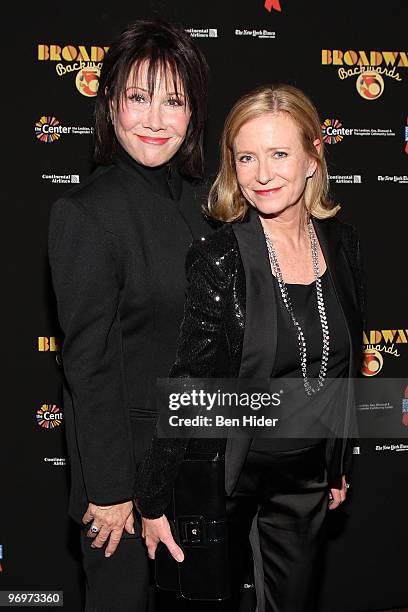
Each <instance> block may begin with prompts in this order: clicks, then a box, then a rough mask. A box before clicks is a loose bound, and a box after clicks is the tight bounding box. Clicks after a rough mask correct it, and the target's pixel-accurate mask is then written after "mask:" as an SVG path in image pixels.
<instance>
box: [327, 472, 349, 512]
mask: <svg viewBox="0 0 408 612" xmlns="http://www.w3.org/2000/svg"><path fill="white" fill-rule="evenodd" d="M348 486H349V485H348V484H347V483H346V477H345V476H344V475H343V476H342V477H341V481H340V482H339V484H338V486H335V487H332V488H331V489H330V493H329V500H330V501H329V510H335V509H336V508H338V507H339V506H340V504H342V503H343V502H344V500H345V499H346V495H347V489H348Z"/></svg>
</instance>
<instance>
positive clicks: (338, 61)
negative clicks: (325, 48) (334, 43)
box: [333, 49, 343, 66]
mask: <svg viewBox="0 0 408 612" xmlns="http://www.w3.org/2000/svg"><path fill="white" fill-rule="evenodd" d="M333 64H334V65H335V66H342V65H343V51H340V50H339V49H335V50H334V51H333Z"/></svg>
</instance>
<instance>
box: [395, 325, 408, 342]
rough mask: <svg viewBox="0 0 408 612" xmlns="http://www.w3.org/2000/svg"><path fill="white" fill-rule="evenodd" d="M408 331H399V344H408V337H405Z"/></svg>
mask: <svg viewBox="0 0 408 612" xmlns="http://www.w3.org/2000/svg"><path fill="white" fill-rule="evenodd" d="M406 331H408V330H404V329H399V330H398V338H397V340H396V343H397V344H402V343H403V344H406V343H407V342H408V340H407V337H406V335H405V332H406Z"/></svg>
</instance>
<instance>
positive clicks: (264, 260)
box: [225, 208, 277, 494]
mask: <svg viewBox="0 0 408 612" xmlns="http://www.w3.org/2000/svg"><path fill="white" fill-rule="evenodd" d="M232 228H233V231H234V234H235V237H236V239H237V242H238V247H239V251H240V255H241V260H242V264H243V267H244V271H245V294H246V295H245V328H244V338H243V345H242V358H241V366H240V371H239V377H240V378H270V375H271V372H272V367H273V363H274V360H275V354H276V324H277V316H276V299H275V290H274V284H273V282H272V272H271V268H270V263H269V256H268V250H267V247H266V242H265V238H264V233H263V229H262V225H261V222H260V220H259V216H258V214H257V212H256V211H255V210H253V209H252V208H250V209H249V211H248V214H247V216H246V220H245V221H243V222H241V223H234V224H233V226H232ZM250 446H251V438H248V437H245V438H229V439H228V441H227V448H226V461H225V466H226V474H225V481H226V483H225V485H226V491H227V494H231V493H232V491H233V489H234V487H235V484H236V481H237V479H238V476H239V473H240V471H241V469H242V466H243V464H244V462H245V459H246V456H247V453H248V450H249V448H250Z"/></svg>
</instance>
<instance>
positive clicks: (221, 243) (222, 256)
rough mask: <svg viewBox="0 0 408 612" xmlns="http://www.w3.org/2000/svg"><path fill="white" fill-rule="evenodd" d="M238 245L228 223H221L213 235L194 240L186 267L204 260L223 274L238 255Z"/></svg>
mask: <svg viewBox="0 0 408 612" xmlns="http://www.w3.org/2000/svg"><path fill="white" fill-rule="evenodd" d="M238 253H239V251H238V245H237V241H236V238H235V234H234V232H233V230H232V226H231V224H230V223H223V224H222V225H221V226H220V227H218V228H217V229H216V230H215V231H214V232H213V233H211V234H209V235H208V236H203V237H202V238H199V239H197V240H194V241H193V242H192V244H191V246H190V248H189V251H188V254H187V261H186V267H187V268H190V267H191V266H193V265H194V264H195V263H196V262H197V261H199V260H201V261H203V260H205V261H206V262H207V264H208V265H209V266H210V267H212V268H214V269H217V268H218V269H219V270H220V272H225V271H226V269H227V268H228V266H230V265H231V264H232V262H233V261H235V259H236V257H237V255H238Z"/></svg>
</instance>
